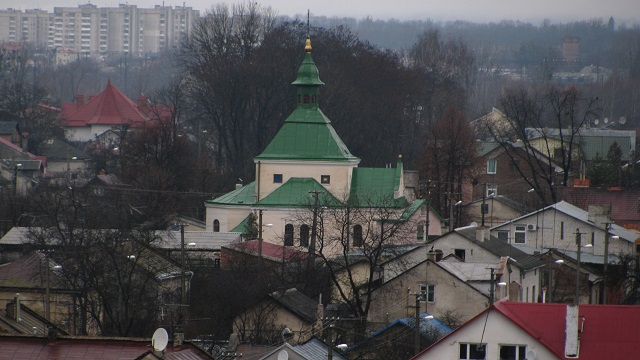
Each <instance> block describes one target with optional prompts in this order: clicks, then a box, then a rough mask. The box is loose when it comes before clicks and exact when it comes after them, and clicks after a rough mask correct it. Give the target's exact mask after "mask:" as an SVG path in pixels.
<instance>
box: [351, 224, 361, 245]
mask: <svg viewBox="0 0 640 360" xmlns="http://www.w3.org/2000/svg"><path fill="white" fill-rule="evenodd" d="M353 246H355V247H360V246H362V226H361V225H355V226H354V227H353Z"/></svg>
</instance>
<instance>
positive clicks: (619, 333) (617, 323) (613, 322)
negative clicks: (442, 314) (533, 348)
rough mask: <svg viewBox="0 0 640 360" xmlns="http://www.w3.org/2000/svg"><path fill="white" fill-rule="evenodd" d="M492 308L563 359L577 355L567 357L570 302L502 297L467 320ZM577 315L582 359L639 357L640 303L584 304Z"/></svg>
mask: <svg viewBox="0 0 640 360" xmlns="http://www.w3.org/2000/svg"><path fill="white" fill-rule="evenodd" d="M492 309H495V310H497V311H498V312H500V313H501V314H502V315H504V316H505V317H507V318H508V319H509V320H511V321H512V322H513V323H514V324H515V325H517V326H518V327H520V328H522V330H524V331H525V332H527V333H528V334H529V335H531V336H532V337H533V338H535V339H536V340H537V341H539V342H540V344H542V345H543V346H545V347H546V348H547V349H549V351H551V352H552V353H554V354H555V355H557V356H558V357H559V358H560V359H574V358H565V357H564V347H565V328H566V326H565V321H566V316H567V304H540V303H522V302H507V301H499V302H497V303H495V305H494V306H492V307H490V308H488V309H487V310H485V311H483V312H481V313H480V314H478V315H476V316H475V317H474V318H473V319H471V320H469V321H468V322H467V323H466V324H469V323H471V322H473V321H475V320H477V319H484V316H486V312H487V311H490V310H492ZM578 318H579V322H580V323H579V324H580V327H581V329H582V332H580V359H581V360H600V359H635V358H636V356H637V353H638V349H637V348H638V339H640V326H639V325H638V324H640V306H631V305H627V306H624V305H587V304H584V305H580V307H579V308H578ZM466 324H464V325H462V326H460V327H459V328H457V329H456V330H454V331H453V332H451V333H450V334H449V335H447V336H445V337H444V338H442V339H440V340H438V341H437V342H436V343H435V344H433V345H432V346H431V347H429V348H428V349H426V350H424V351H422V352H420V353H419V354H418V355H416V356H415V357H414V359H417V358H418V357H419V356H420V355H422V354H424V353H426V352H427V351H428V350H429V349H430V348H432V347H434V346H435V345H436V344H439V343H441V342H446V341H450V339H451V338H452V337H455V334H456V333H457V332H458V330H460V329H462V328H464V327H465V326H466Z"/></svg>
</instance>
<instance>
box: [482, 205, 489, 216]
mask: <svg viewBox="0 0 640 360" xmlns="http://www.w3.org/2000/svg"><path fill="white" fill-rule="evenodd" d="M480 213H481V214H488V213H489V204H480Z"/></svg>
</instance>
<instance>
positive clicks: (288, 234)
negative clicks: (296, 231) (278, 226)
mask: <svg viewBox="0 0 640 360" xmlns="http://www.w3.org/2000/svg"><path fill="white" fill-rule="evenodd" d="M284 246H293V225H291V224H287V225H285V226H284Z"/></svg>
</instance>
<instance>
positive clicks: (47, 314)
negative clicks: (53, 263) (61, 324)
mask: <svg viewBox="0 0 640 360" xmlns="http://www.w3.org/2000/svg"><path fill="white" fill-rule="evenodd" d="M44 258H45V267H46V269H45V271H46V275H45V276H46V277H47V278H46V280H47V288H46V291H45V303H44V317H45V319H47V321H51V282H50V281H51V278H50V271H49V252H46V253H45V255H44Z"/></svg>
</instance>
